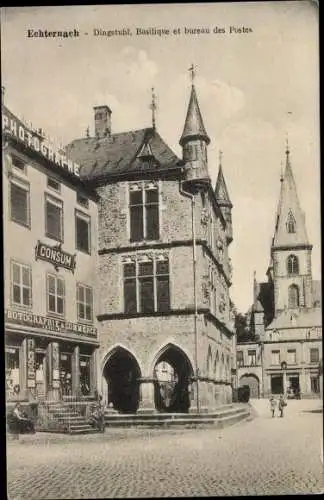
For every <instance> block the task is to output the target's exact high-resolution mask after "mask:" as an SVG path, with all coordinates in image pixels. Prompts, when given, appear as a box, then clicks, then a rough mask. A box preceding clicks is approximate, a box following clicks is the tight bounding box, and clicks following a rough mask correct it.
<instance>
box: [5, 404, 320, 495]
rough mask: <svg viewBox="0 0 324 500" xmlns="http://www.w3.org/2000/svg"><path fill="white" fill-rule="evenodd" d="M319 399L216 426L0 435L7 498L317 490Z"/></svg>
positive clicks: (261, 411)
mask: <svg viewBox="0 0 324 500" xmlns="http://www.w3.org/2000/svg"><path fill="white" fill-rule="evenodd" d="M319 407H320V402H319V401H317V402H314V401H310V402H307V401H300V402H299V401H291V402H288V407H287V408H286V410H287V411H286V415H285V418H284V419H281V418H276V419H271V418H270V415H269V413H270V412H269V410H268V403H267V402H266V401H260V402H259V401H257V402H256V404H255V408H256V410H257V411H258V412H259V416H258V417H257V418H255V419H254V420H253V421H251V422H244V423H240V424H237V425H235V426H233V427H228V428H225V429H223V430H170V431H148V430H128V431H123V430H107V432H106V434H105V435H104V436H102V435H93V436H83V437H74V436H66V437H59V436H56V437H55V436H54V437H53V436H52V437H50V438H47V437H46V436H44V435H43V436H40V437H38V436H36V438H34V440H33V439H31V438H32V436H28V439H26V438H24V437H23V436H22V437H21V438H20V441H19V442H17V441H16V442H15V441H12V442H11V441H10V442H8V449H7V464H8V495H9V500H14V499H32V500H36V499H54V498H73V499H76V498H111V497H114V498H116V497H149V496H156V497H172V496H209V495H215V496H226V495H227V496H229V495H271V494H274V495H276V494H294V493H320V492H323V491H324V485H323V464H322V458H321V453H322V446H323V441H322V418H323V415H322V414H321V413H316V412H311V411H307V410H314V409H316V408H319Z"/></svg>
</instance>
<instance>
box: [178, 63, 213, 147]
mask: <svg viewBox="0 0 324 500" xmlns="http://www.w3.org/2000/svg"><path fill="white" fill-rule="evenodd" d="M189 71H190V73H191V94H190V99H189V105H188V110H187V116H186V121H185V124H184V128H183V132H182V135H181V138H180V141H179V142H180V146H184V144H185V143H186V142H188V141H189V140H191V139H202V140H204V141H205V142H206V144H209V143H210V139H209V137H208V135H207V132H206V129H205V126H204V122H203V119H202V116H201V112H200V108H199V104H198V98H197V94H196V88H195V84H194V80H195V68H194V66H193V64H192V65H191V67H190V68H189Z"/></svg>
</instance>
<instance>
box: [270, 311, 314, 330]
mask: <svg viewBox="0 0 324 500" xmlns="http://www.w3.org/2000/svg"><path fill="white" fill-rule="evenodd" d="M321 325H322V311H321V308H319V307H317V308H312V309H305V308H301V309H298V310H297V311H291V310H289V309H285V310H284V311H282V313H281V314H280V315H279V316H277V318H275V319H274V320H273V321H272V322H271V324H270V325H269V326H267V328H266V330H275V329H276V330H280V329H284V328H308V327H309V328H312V327H316V326H321Z"/></svg>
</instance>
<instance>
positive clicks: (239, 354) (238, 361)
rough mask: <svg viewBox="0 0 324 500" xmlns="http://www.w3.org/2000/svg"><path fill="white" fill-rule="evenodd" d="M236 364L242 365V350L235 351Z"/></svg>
mask: <svg viewBox="0 0 324 500" xmlns="http://www.w3.org/2000/svg"><path fill="white" fill-rule="evenodd" d="M236 364H237V366H244V357H243V351H237V353H236Z"/></svg>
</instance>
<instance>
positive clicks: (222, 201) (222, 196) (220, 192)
mask: <svg viewBox="0 0 324 500" xmlns="http://www.w3.org/2000/svg"><path fill="white" fill-rule="evenodd" d="M215 195H216V199H217V203H218V204H219V205H220V206H224V205H225V206H228V207H230V208H232V206H233V205H232V203H231V200H230V197H229V194H228V190H227V186H226V182H225V179H224V174H223V169H222V165H219V170H218V175H217V181H216V186H215Z"/></svg>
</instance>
